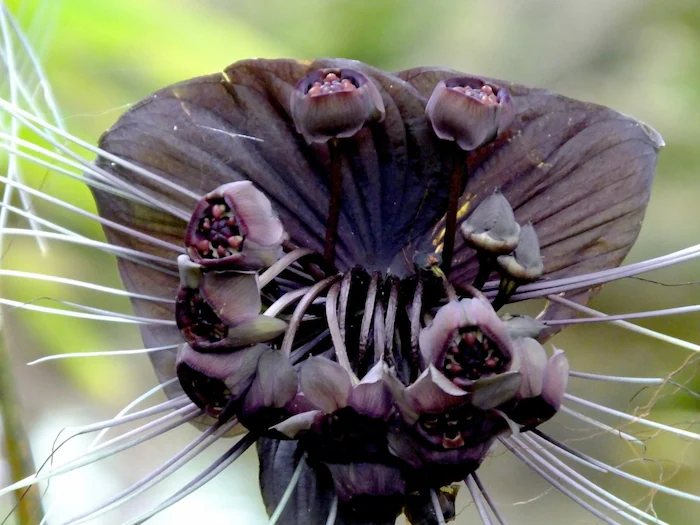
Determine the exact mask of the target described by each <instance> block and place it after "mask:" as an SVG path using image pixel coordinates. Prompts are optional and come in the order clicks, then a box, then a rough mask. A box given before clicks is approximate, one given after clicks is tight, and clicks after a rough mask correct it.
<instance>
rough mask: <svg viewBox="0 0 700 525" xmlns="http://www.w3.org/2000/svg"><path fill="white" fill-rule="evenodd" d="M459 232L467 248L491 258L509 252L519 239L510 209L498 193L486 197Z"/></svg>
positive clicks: (518, 229)
mask: <svg viewBox="0 0 700 525" xmlns="http://www.w3.org/2000/svg"><path fill="white" fill-rule="evenodd" d="M460 228H461V231H462V236H463V237H464V240H465V242H466V243H467V244H468V245H469V246H471V247H472V248H475V249H476V250H483V251H485V252H488V253H490V254H494V255H501V254H507V253H510V252H512V251H513V250H514V249H515V247H516V246H517V245H518V239H519V237H520V225H519V224H518V223H517V222H516V221H515V216H514V215H513V208H512V207H511V206H510V203H509V202H508V199H506V198H505V197H504V196H503V194H502V193H501V192H499V191H497V192H495V193H493V194H492V195H489V196H488V197H486V198H485V199H484V200H483V201H482V202H481V203H480V204H479V205H478V206H477V207H476V209H475V210H474V212H473V213H472V214H471V215H469V217H467V219H466V220H465V221H464V222H463V223H462V225H461V227H460Z"/></svg>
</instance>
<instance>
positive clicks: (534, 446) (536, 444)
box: [522, 434, 668, 525]
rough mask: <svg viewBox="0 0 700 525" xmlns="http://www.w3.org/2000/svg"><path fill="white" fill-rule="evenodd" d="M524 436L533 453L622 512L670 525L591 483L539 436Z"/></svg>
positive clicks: (661, 524)
mask: <svg viewBox="0 0 700 525" xmlns="http://www.w3.org/2000/svg"><path fill="white" fill-rule="evenodd" d="M522 436H523V437H524V438H525V439H526V440H527V441H528V443H530V445H531V446H530V447H529V449H530V451H531V452H532V453H534V451H535V450H537V451H538V452H539V453H541V454H543V455H544V456H545V457H546V458H547V461H550V462H552V463H554V464H555V465H557V467H559V468H560V469H561V470H562V471H564V472H567V473H568V474H569V475H570V476H571V477H573V478H576V479H577V480H579V481H580V482H581V483H582V484H583V485H586V486H587V487H589V488H590V489H592V490H593V491H595V492H597V493H598V494H600V495H601V496H603V497H604V498H608V499H609V500H610V501H612V502H613V503H615V504H617V505H619V508H620V509H621V510H622V509H624V510H626V511H628V512H630V513H632V514H636V515H637V516H640V517H642V518H645V519H647V520H650V521H652V522H654V523H658V525H668V523H666V522H665V521H661V520H660V519H658V518H657V517H656V516H652V515H651V514H648V513H646V512H644V511H643V510H640V509H638V508H637V507H635V506H634V505H631V504H629V503H628V502H626V501H625V500H623V499H620V498H618V497H617V496H615V495H614V494H612V493H610V492H608V491H607V490H604V489H602V488H601V487H599V486H598V485H596V484H595V483H593V482H592V481H590V480H589V479H588V478H587V477H586V476H583V475H581V474H579V473H578V472H577V471H576V470H574V469H572V468H571V467H570V466H569V465H567V464H566V463H564V462H563V461H561V460H560V459H559V458H557V457H556V456H555V455H554V454H552V453H551V452H549V451H548V450H547V448H546V447H547V446H551V445H550V444H549V443H547V442H546V441H544V440H543V439H542V438H540V437H539V436H534V437H535V438H536V439H537V440H535V439H533V437H531V436H530V435H529V434H523V435H522ZM543 445H544V446H543Z"/></svg>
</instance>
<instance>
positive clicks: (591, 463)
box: [532, 429, 700, 503]
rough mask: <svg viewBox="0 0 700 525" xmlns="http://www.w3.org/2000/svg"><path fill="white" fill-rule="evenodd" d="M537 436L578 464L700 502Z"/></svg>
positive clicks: (678, 491)
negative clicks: (575, 460)
mask: <svg viewBox="0 0 700 525" xmlns="http://www.w3.org/2000/svg"><path fill="white" fill-rule="evenodd" d="M532 432H533V433H534V435H535V436H537V437H536V438H535V439H537V438H539V439H538V441H539V442H545V443H546V442H549V443H550V444H552V445H554V448H553V449H552V450H554V451H555V452H557V453H560V454H564V455H565V456H567V457H569V458H571V459H574V458H576V459H577V460H579V461H578V462H579V463H581V464H582V465H585V466H587V467H597V468H598V469H603V470H604V471H605V472H610V473H611V474H615V475H617V476H620V477H622V478H625V479H628V480H630V481H634V482H635V483H638V484H640V485H643V486H645V487H649V488H651V489H654V490H657V491H659V492H663V493H665V494H670V495H671V496H676V497H679V498H683V499H687V500H690V501H694V502H696V503H698V502H700V496H696V495H695V494H690V493H689V492H683V491H681V490H676V489H673V488H671V487H667V486H666V485H661V484H660V483H654V482H653V481H649V480H646V479H644V478H640V477H639V476H634V475H632V474H628V473H627V472H625V471H624V470H620V469H618V468H615V467H612V466H610V465H608V464H607V463H603V462H602V461H600V460H597V459H595V458H593V457H591V456H589V455H587V454H584V453H583V452H580V451H578V450H575V449H573V448H571V447H569V446H567V445H565V444H564V443H561V442H559V441H557V440H556V439H554V438H552V437H550V436H548V435H546V434H544V433H543V432H541V431H539V430H537V429H535V430H533V431H532Z"/></svg>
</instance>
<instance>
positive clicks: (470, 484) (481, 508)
mask: <svg viewBox="0 0 700 525" xmlns="http://www.w3.org/2000/svg"><path fill="white" fill-rule="evenodd" d="M464 483H465V484H466V485H467V489H469V494H471V497H472V501H473V502H474V505H476V510H477V512H478V513H479V517H480V518H481V522H482V523H483V524H484V525H491V518H490V516H489V512H488V510H486V505H485V500H484V497H483V496H482V494H481V492H480V491H479V489H478V488H477V486H476V483H475V482H474V480H473V479H472V477H471V476H467V479H465V480H464Z"/></svg>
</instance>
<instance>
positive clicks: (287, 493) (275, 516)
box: [268, 454, 306, 525]
mask: <svg viewBox="0 0 700 525" xmlns="http://www.w3.org/2000/svg"><path fill="white" fill-rule="evenodd" d="M305 466H306V454H304V455H303V456H301V457H300V458H299V463H298V464H297V466H296V468H295V469H294V473H293V474H292V477H291V478H290V480H289V483H288V484H287V487H286V488H285V489H284V492H283V493H282V497H281V498H280V500H279V502H278V503H277V507H276V508H275V512H273V513H272V516H270V521H269V522H268V525H275V524H276V523H277V521H278V520H279V519H280V516H282V513H283V512H284V509H285V507H286V506H287V503H289V499H290V498H291V497H292V493H293V492H294V489H295V488H296V487H297V483H299V478H300V477H301V471H302V470H304V467H305Z"/></svg>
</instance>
